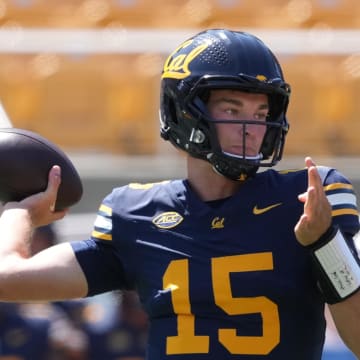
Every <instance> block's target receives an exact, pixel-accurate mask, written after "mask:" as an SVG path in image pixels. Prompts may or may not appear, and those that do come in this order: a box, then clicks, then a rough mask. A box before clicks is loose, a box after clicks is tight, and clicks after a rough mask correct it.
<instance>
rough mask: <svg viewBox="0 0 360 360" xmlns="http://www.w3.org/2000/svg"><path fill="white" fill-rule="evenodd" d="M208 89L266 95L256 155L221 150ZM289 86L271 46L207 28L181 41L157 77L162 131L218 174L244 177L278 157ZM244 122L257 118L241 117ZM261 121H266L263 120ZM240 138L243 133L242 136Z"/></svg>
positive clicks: (285, 126) (285, 128)
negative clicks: (265, 112)
mask: <svg viewBox="0 0 360 360" xmlns="http://www.w3.org/2000/svg"><path fill="white" fill-rule="evenodd" d="M211 89H234V90H241V91H245V92H254V93H263V94H267V96H268V101H269V113H268V116H267V120H266V132H265V135H264V138H263V141H262V145H261V148H260V151H259V154H258V155H257V156H252V157H249V156H246V154H245V146H243V147H244V153H243V154H242V155H235V154H230V153H226V152H223V151H222V149H221V147H220V144H219V141H218V136H217V132H216V126H215V124H216V123H219V122H226V121H222V120H215V119H212V118H211V117H210V116H209V114H208V112H207V107H206V101H207V99H208V97H209V93H210V90H211ZM289 95H290V86H289V85H288V84H287V83H286V82H285V80H284V77H283V73H282V70H281V67H280V65H279V63H278V61H277V59H276V57H275V56H274V54H273V53H272V52H271V50H270V49H269V48H268V47H267V46H266V45H265V44H264V43H263V42H262V41H261V40H259V39H258V38H257V37H255V36H253V35H251V34H248V33H245V32H238V31H230V30H225V29H211V30H206V31H203V32H200V33H199V34H197V35H195V36H194V37H192V38H190V39H188V40H187V41H185V42H183V43H182V44H181V45H180V46H179V47H178V48H176V49H175V51H174V52H173V53H172V54H171V55H170V56H169V57H168V58H167V60H166V62H165V65H164V68H163V72H162V77H161V95H160V126H161V136H162V137H163V138H164V139H165V140H169V141H170V142H171V143H172V144H173V145H175V146H176V147H178V148H180V149H182V150H185V151H186V152H187V153H188V154H190V155H191V156H194V157H197V158H200V159H203V160H206V161H208V162H210V163H211V164H212V165H213V168H214V169H215V171H217V172H218V173H220V174H222V175H224V176H226V177H227V178H229V179H232V180H245V179H246V178H248V177H249V176H253V175H255V173H256V171H257V170H258V168H259V167H261V166H265V167H271V166H274V165H275V164H276V163H277V162H278V161H279V160H280V159H281V157H282V153H283V148H284V142H285V137H286V134H287V132H288V128H289V126H288V122H287V119H286V110H287V106H288V102H289ZM236 122H238V123H241V124H243V127H244V128H245V127H246V125H247V124H254V123H256V121H255V120H254V119H252V120H250V119H249V120H239V121H236ZM262 125H263V126H264V122H262ZM244 141H246V138H245V137H244Z"/></svg>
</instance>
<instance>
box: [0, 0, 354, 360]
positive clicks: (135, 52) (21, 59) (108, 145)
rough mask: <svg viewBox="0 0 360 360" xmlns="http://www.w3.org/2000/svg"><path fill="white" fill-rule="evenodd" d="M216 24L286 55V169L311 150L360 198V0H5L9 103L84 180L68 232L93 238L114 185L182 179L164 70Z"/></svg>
mask: <svg viewBox="0 0 360 360" xmlns="http://www.w3.org/2000/svg"><path fill="white" fill-rule="evenodd" d="M208 27H230V28H233V29H239V30H248V31H251V32H253V33H255V34H257V35H259V36H260V37H261V38H263V40H265V42H266V43H267V44H268V45H270V47H271V48H272V49H273V50H274V51H275V53H276V55H277V56H278V57H279V59H280V62H281V63H282V65H283V68H284V71H285V76H286V78H287V81H288V82H289V83H290V84H291V85H292V90H293V93H292V101H291V106H290V109H289V120H290V125H291V126H290V129H291V130H290V133H289V135H288V139H287V145H286V151H285V159H284V161H283V162H282V163H281V164H280V165H279V167H281V168H289V167H290V168H294V167H301V166H303V157H304V156H305V155H309V154H310V155H312V156H313V158H314V159H315V160H316V161H317V162H318V163H319V162H320V163H322V164H324V165H330V166H334V167H337V168H338V169H339V170H341V171H343V172H344V173H345V174H346V175H348V176H349V177H350V179H351V180H352V181H353V182H354V185H355V188H356V191H357V193H358V194H359V195H360V174H359V165H360V160H359V159H360V121H359V114H360V101H359V95H358V94H359V93H360V1H359V0H271V1H269V0H183V1H179V0H61V1H58V0H12V1H10V0H8V1H5V0H0V101H1V102H2V104H3V106H4V108H5V110H6V112H7V114H8V116H9V117H10V119H11V120H12V122H13V125H14V127H19V128H25V129H29V130H33V131H36V132H39V133H40V134H41V135H43V136H45V137H47V138H49V139H50V140H52V141H54V142H55V143H57V144H58V145H60V146H61V147H62V148H63V149H64V150H65V151H66V152H67V153H68V154H69V156H70V158H71V159H72V160H73V161H74V163H75V164H76V166H77V167H78V169H79V172H80V174H81V176H82V178H83V181H84V197H83V200H82V201H81V202H80V203H79V204H78V205H76V206H75V207H74V208H73V209H72V210H71V212H70V215H69V216H68V217H67V218H66V219H65V220H63V221H61V222H59V223H58V226H57V229H58V230H59V237H60V239H61V240H64V241H65V240H74V239H77V238H83V237H85V236H87V234H88V232H89V231H90V229H91V226H92V222H93V219H94V216H95V211H96V208H97V206H98V204H99V202H100V201H101V199H102V198H103V196H105V195H106V194H107V193H108V192H109V191H110V190H111V188H112V187H114V186H118V185H122V184H124V183H127V182H129V181H131V182H133V181H141V182H143V181H146V182H147V181H156V180H159V179H164V178H173V177H179V176H183V175H184V166H183V165H184V164H183V157H182V156H181V155H180V154H178V153H176V152H175V151H174V150H173V149H172V147H171V146H170V145H169V144H166V143H164V142H163V141H162V140H161V139H160V137H159V131H158V93H159V74H160V72H161V67H162V63H163V61H164V60H165V57H166V55H167V54H168V52H169V51H171V50H172V49H173V47H174V46H175V45H177V44H178V43H179V42H181V41H182V40H183V39H184V38H186V37H187V36H190V35H192V34H194V33H196V32H197V31H199V30H200V29H203V28H208ZM339 354H340V353H339ZM339 354H337V357H334V359H335V358H336V359H347V358H350V357H346V356H347V355H346V354H345V353H344V354H343V355H339ZM329 356H330V355H329ZM341 356H342V357H341ZM328 359H330V357H328Z"/></svg>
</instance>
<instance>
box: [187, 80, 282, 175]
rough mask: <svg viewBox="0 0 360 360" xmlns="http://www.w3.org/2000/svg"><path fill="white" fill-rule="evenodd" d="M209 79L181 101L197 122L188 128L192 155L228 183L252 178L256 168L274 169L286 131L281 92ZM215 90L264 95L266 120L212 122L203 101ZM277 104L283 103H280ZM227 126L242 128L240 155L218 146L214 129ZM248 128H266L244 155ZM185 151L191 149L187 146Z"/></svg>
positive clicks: (205, 103) (235, 81) (280, 154)
mask: <svg viewBox="0 0 360 360" xmlns="http://www.w3.org/2000/svg"><path fill="white" fill-rule="evenodd" d="M211 78H212V77H211V76H205V77H204V78H202V79H200V81H199V82H198V83H197V84H196V86H194V88H193V91H190V93H189V96H188V97H187V98H186V99H185V100H184V102H185V103H186V105H187V109H188V114H191V118H193V119H197V124H196V126H195V127H193V128H192V130H191V136H190V137H189V143H195V144H196V145H197V146H196V152H195V153H193V154H192V155H193V156H195V157H199V158H202V159H204V160H207V161H208V162H210V163H211V164H212V165H213V168H214V170H215V171H216V172H218V173H220V174H222V175H224V176H226V177H228V178H230V179H232V180H244V179H246V178H248V177H249V176H254V175H255V173H256V172H257V170H258V168H259V167H271V166H274V165H275V164H276V163H277V162H278V161H279V159H280V158H281V156H282V152H283V145H284V137H285V135H286V132H287V131H288V123H287V121H286V119H285V117H284V112H283V109H284V106H286V105H287V96H284V95H283V94H282V90H279V94H277V93H274V91H270V90H269V88H266V87H263V88H261V87H259V86H254V87H251V86H249V84H246V85H244V84H243V82H239V78H236V79H229V78H228V79H222V81H220V79H219V78H218V77H214V78H215V79H211ZM214 80H215V81H214ZM213 81H214V82H213ZM215 89H230V90H239V91H242V92H250V93H263V94H266V95H267V96H268V99H269V114H268V116H267V119H266V121H261V120H253V119H250V120H243V119H242V120H218V119H213V118H212V117H211V116H210V114H209V111H208V109H207V100H208V98H209V94H210V91H211V90H215ZM281 101H282V102H284V103H283V104H280V103H279V102H281ZM184 121H186V120H184ZM227 124H232V125H234V124H236V125H238V126H240V127H242V131H241V133H242V151H241V152H240V153H239V152H237V153H236V154H235V153H230V152H227V151H226V150H224V149H222V147H221V145H220V142H219V136H218V130H217V128H219V127H221V126H226V125H227ZM250 126H252V127H254V126H259V127H266V129H264V136H263V139H262V142H261V145H260V146H259V148H258V149H257V151H256V153H254V152H253V153H251V154H248V153H247V152H246V149H247V145H248V144H247V141H248V140H247V135H246V134H247V132H248V131H247V129H248V127H250ZM201 145H203V146H201ZM188 148H191V145H189V146H188ZM199 148H202V151H200V152H199V151H198V150H199Z"/></svg>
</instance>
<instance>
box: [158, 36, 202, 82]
mask: <svg viewBox="0 0 360 360" xmlns="http://www.w3.org/2000/svg"><path fill="white" fill-rule="evenodd" d="M192 42H193V40H191V39H190V40H188V41H185V42H184V43H182V44H181V45H180V46H179V47H177V48H176V49H175V50H174V51H173V52H172V53H171V54H170V56H169V57H168V58H167V59H166V61H165V65H164V70H163V74H162V78H172V79H184V78H186V77H188V76H189V75H190V74H191V71H190V70H189V64H190V63H191V62H192V61H193V60H194V59H195V58H196V57H197V56H198V55H199V54H200V53H202V52H203V51H204V50H205V49H206V48H207V47H208V46H209V45H208V44H202V45H199V46H197V47H196V48H194V49H192V50H191V51H190V52H189V53H188V54H181V55H178V56H175V54H176V53H177V52H178V51H180V50H181V49H184V48H186V47H188V46H190V45H191V43H192Z"/></svg>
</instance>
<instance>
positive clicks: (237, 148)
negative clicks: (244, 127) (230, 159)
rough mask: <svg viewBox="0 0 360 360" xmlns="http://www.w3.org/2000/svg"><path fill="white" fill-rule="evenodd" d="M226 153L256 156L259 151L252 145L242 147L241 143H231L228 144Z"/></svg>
mask: <svg viewBox="0 0 360 360" xmlns="http://www.w3.org/2000/svg"><path fill="white" fill-rule="evenodd" d="M226 152H227V153H230V154H234V155H237V156H245V157H246V156H250V157H252V156H257V155H258V154H259V151H258V150H257V149H254V148H253V147H249V146H247V147H245V149H244V147H243V146H242V145H233V146H230V147H229V148H228V149H227V150H226Z"/></svg>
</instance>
